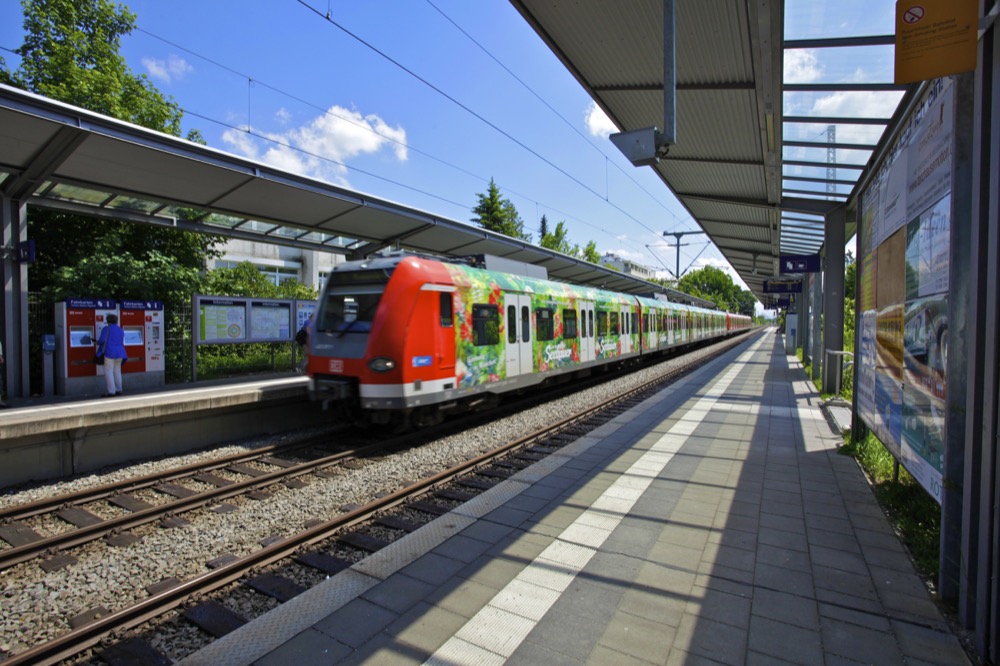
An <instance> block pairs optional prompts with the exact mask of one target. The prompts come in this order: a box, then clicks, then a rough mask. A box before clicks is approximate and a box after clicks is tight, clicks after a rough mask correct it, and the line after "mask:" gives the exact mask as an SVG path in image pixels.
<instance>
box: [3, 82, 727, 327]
mask: <svg viewBox="0 0 1000 666" xmlns="http://www.w3.org/2000/svg"><path fill="white" fill-rule="evenodd" d="M0 194H2V195H3V196H4V197H6V198H10V199H13V200H18V201H22V202H24V203H27V204H28V205H29V206H39V207H45V208H50V209H55V210H61V211H66V212H76V213H80V214H84V215H90V216H97V217H105V218H111V219H124V220H131V221H134V222H139V223H145V224H157V225H162V226H169V227H175V228H179V229H185V230H189V231H196V232H202V233H216V234H221V235H224V236H227V237H231V238H240V239H244V240H251V241H258V242H263V243H272V244H278V245H287V246H293V247H299V248H303V249H310V250H320V251H324V252H332V253H335V254H341V255H344V256H347V257H353V258H363V257H365V256H367V255H370V254H373V253H375V252H377V251H379V250H382V249H384V248H400V249H406V250H410V251H415V252H422V253H429V254H434V255H438V256H445V257H448V256H454V257H462V256H473V255H494V256H499V257H502V258H504V259H507V260H511V261H519V262H524V263H528V264H534V265H537V266H542V267H544V268H545V269H546V271H547V272H548V275H549V278H550V279H553V280H558V281H563V282H570V283H575V284H582V285H588V286H591V287H597V288H601V289H608V290H612V291H617V292H622V293H630V294H650V293H654V292H661V293H663V292H666V293H667V294H668V297H669V298H670V300H673V301H678V302H686V303H691V304H695V305H701V306H704V307H714V305H713V304H712V303H710V302H708V301H704V300H702V299H698V298H694V297H692V296H688V295H687V294H683V293H681V292H679V291H673V290H664V289H663V287H661V286H660V285H657V284H654V283H651V282H647V281H645V280H641V279H639V278H635V277H632V276H630V275H626V274H624V273H620V272H618V271H615V270H612V269H609V268H606V267H601V266H596V265H594V264H591V263H589V262H586V261H582V260H580V259H576V258H573V257H568V256H566V255H563V254H560V253H558V252H553V251H551V250H547V249H545V248H541V247H537V246H534V245H532V244H530V243H526V242H524V241H520V240H516V239H513V238H509V237H507V236H503V235H501V234H496V233H493V232H490V231H487V230H485V229H481V228H478V227H473V226H471V225H469V224H465V223H463V222H457V221H455V220H449V219H445V218H442V217H439V216H436V215H434V214H433V213H428V212H425V211H421V210H416V209H413V208H408V207H406V206H402V205H399V204H396V203H393V202H391V201H386V200H382V199H378V198H375V197H371V196H367V195H365V194H361V193H359V192H355V191H351V190H348V189H344V188H341V187H337V186H335V185H331V184H329V183H325V182H322V181H319V180H313V179H310V178H307V177H303V176H298V175H295V174H291V173H287V172H283V171H280V170H278V169H275V168H273V167H270V166H267V165H265V164H262V163H258V162H253V161H251V160H247V159H244V158H241V157H237V156H235V155H232V154H229V153H225V152H222V151H219V150H215V149H213V148H209V147H206V146H202V145H199V144H195V143H192V142H190V141H187V140H184V139H180V138H177V137H173V136H168V135H165V134H161V133H159V132H154V131H151V130H148V129H145V128H142V127H137V126H135V125H131V124H129V123H125V122H121V121H119V120H116V119H113V118H108V117H107V116H103V115H100V114H96V113H92V112H90V111H86V110H84V109H80V108H77V107H74V106H70V105H67V104H62V103H60V102H56V101H53V100H50V99H47V98H44V97H41V96H38V95H34V94H31V93H27V92H24V91H22V90H19V89H16V88H11V87H8V86H4V85H0Z"/></svg>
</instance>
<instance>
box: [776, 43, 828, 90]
mask: <svg viewBox="0 0 1000 666" xmlns="http://www.w3.org/2000/svg"><path fill="white" fill-rule="evenodd" d="M822 75H823V67H822V66H821V65H820V64H819V58H817V57H816V51H814V50H813V49H787V50H786V51H785V73H784V77H785V78H784V81H785V83H812V82H813V81H818V80H819V78H820V77H821V76H822Z"/></svg>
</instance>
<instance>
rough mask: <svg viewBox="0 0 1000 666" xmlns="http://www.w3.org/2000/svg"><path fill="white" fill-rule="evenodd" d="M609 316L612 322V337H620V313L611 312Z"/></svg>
mask: <svg viewBox="0 0 1000 666" xmlns="http://www.w3.org/2000/svg"><path fill="white" fill-rule="evenodd" d="M608 314H610V315H611V317H610V319H611V321H610V326H609V330H608V332H609V333H610V334H611V335H618V334H619V331H620V329H619V328H618V313H617V312H609V313H608Z"/></svg>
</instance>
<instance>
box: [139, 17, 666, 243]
mask: <svg viewBox="0 0 1000 666" xmlns="http://www.w3.org/2000/svg"><path fill="white" fill-rule="evenodd" d="M136 30H137V31H139V32H142V33H143V34H145V35H147V36H149V37H151V38H152V39H156V40H158V41H160V42H163V43H164V44H167V45H169V46H171V47H173V48H176V49H178V50H180V51H183V52H184V53H187V54H189V55H191V56H192V57H195V58H198V59H200V60H203V61H205V62H207V63H210V64H212V65H213V66H216V67H218V68H220V69H222V70H224V71H226V72H229V73H230V74H233V75H234V76H237V77H239V78H241V79H244V80H246V81H247V82H248V88H249V87H250V82H251V81H252V84H253V86H260V87H262V88H266V89H268V90H271V91H273V92H275V93H277V94H278V95H281V96H284V97H287V98H288V99H290V100H293V101H295V102H298V103H299V104H302V105H304V106H307V107H309V108H311V109H314V110H315V111H317V112H318V113H321V114H325V115H329V116H331V117H334V118H337V119H339V120H342V121H344V122H346V123H349V124H351V125H353V126H355V127H358V128H359V129H362V130H364V131H366V132H369V133H372V134H375V135H376V136H379V137H380V138H382V139H385V140H386V141H389V142H391V143H394V144H396V145H400V146H404V147H406V149H407V150H410V151H413V152H414V153H417V154H419V155H423V156H424V157H426V158H428V159H430V160H433V161H435V162H437V163H439V164H442V165H444V166H446V167H448V168H451V169H454V170H456V171H458V172H460V173H463V174H465V175H467V176H470V177H472V178H475V179H476V180H480V181H482V182H483V183H488V182H489V181H490V178H487V177H484V176H481V175H479V174H476V173H473V172H472V171H469V170H468V169H465V168H464V167H461V166H458V165H457V164H454V163H452V162H449V161H447V160H445V159H442V158H439V157H437V156H435V155H433V154H431V153H429V152H427V151H424V150H421V149H419V148H415V147H414V146H413V145H411V144H409V143H405V142H403V141H400V140H399V139H396V138H395V137H392V136H387V135H385V134H382V133H380V132H378V131H377V130H375V129H373V128H372V127H370V126H368V125H366V124H364V123H358V122H355V121H354V120H353V119H351V118H349V117H346V116H343V115H341V114H337V113H333V112H332V111H330V109H328V108H323V107H321V106H319V105H317V104H315V103H313V102H310V101H308V100H306V99H303V98H302V97H299V96H297V95H294V94H292V93H289V92H288V91H286V90H283V89H281V88H278V87H276V86H274V85H271V84H269V83H267V82H265V81H262V80H260V79H258V78H255V77H253V76H251V75H249V74H246V73H244V72H241V71H239V70H237V69H234V68H233V67H230V66H228V65H225V64H223V63H221V62H219V61H217V60H214V59H212V58H209V57H207V56H205V55H203V54H201V53H198V52H196V51H194V50H192V49H190V48H188V47H185V46H182V45H181V44H178V43H176V42H174V41H172V40H169V39H166V38H164V37H162V36H160V35H157V34H155V33H153V32H151V31H149V30H146V29H144V28H142V27H136ZM248 94H249V93H248ZM182 110H183V111H184V112H185V113H187V114H190V115H192V116H195V117H198V118H202V119H203V120H206V121H208V122H212V123H216V124H218V125H221V126H223V127H227V128H230V129H234V130H237V131H241V132H244V133H246V134H247V135H249V136H253V137H255V138H258V139H260V140H262V141H267V142H271V143H274V144H276V145H280V146H282V147H285V148H288V149H290V150H294V151H296V152H301V153H303V154H306V155H309V156H310V157H313V158H315V159H318V160H322V161H324V162H328V163H331V164H336V165H337V166H341V167H344V168H347V169H351V170H353V171H355V172H357V173H361V174H364V175H366V176H368V177H371V178H374V179H377V180H381V181H382V182H386V183H390V184H392V185H396V186H399V187H403V188H405V189H408V190H410V191H412V192H416V193H418V194H422V195H425V196H428V197H431V198H434V199H437V200H439V201H444V202H447V203H450V204H453V205H455V206H457V207H460V208H468V205H467V204H461V203H457V202H453V201H451V200H450V199H447V198H445V197H442V196H440V195H438V194H435V193H433V192H429V191H427V190H423V189H420V188H417V187H413V186H410V185H405V184H403V183H400V182H397V181H394V180H392V179H389V178H385V177H383V176H379V175H378V174H376V173H373V172H370V171H365V170H363V169H359V168H357V167H354V166H351V165H348V164H345V163H343V162H339V161H337V160H334V159H332V158H329V157H326V156H324V155H319V154H317V153H312V152H310V151H307V150H305V149H303V148H301V147H299V146H295V145H291V144H288V143H285V142H281V141H278V140H277V139H275V137H273V136H265V135H263V134H260V133H258V132H255V131H253V128H252V127H250V126H249V124H248V125H247V126H245V127H238V126H234V125H232V124H231V123H227V122H224V121H221V120H218V119H215V118H210V117H208V116H205V115H204V114H199V113H196V112H194V111H191V110H189V109H187V108H182ZM503 189H504V190H505V191H507V192H509V193H511V194H513V195H515V196H518V197H521V198H523V199H526V200H528V201H532V202H536V203H542V204H543V206H544V207H545V208H547V209H549V210H552V211H554V212H557V213H559V214H560V215H563V216H564V217H566V218H568V219H572V220H574V221H576V222H579V223H581V224H584V225H586V226H588V227H590V228H592V229H596V230H598V231H601V232H604V233H607V234H611V232H610V231H609V230H607V229H605V228H603V227H601V226H599V225H596V224H592V223H590V222H587V221H585V220H582V219H580V218H577V217H574V216H572V215H569V214H567V213H564V212H562V211H560V210H559V209H557V208H555V207H553V206H549V205H547V204H544V203H543V202H537V200H536V199H535V198H534V197H531V196H529V195H526V194H522V193H519V192H517V191H516V190H513V189H511V188H509V187H504V188H503ZM591 191H593V190H591ZM611 205H612V206H613V207H615V208H616V209H618V210H620V211H621V212H622V213H623V214H625V215H627V216H628V217H630V218H631V219H633V220H635V221H636V222H638V220H636V218H634V217H632V216H631V215H630V214H628V213H627V212H625V211H622V210H621V209H620V208H618V207H617V206H615V205H614V204H611ZM640 224H641V223H640ZM647 229H648V227H647ZM650 231H651V230H650ZM654 233H655V232H654Z"/></svg>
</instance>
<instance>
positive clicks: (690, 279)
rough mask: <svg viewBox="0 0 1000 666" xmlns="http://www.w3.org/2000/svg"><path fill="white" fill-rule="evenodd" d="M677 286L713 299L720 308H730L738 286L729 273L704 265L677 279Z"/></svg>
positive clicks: (693, 294) (682, 289)
mask: <svg viewBox="0 0 1000 666" xmlns="http://www.w3.org/2000/svg"><path fill="white" fill-rule="evenodd" d="M677 284H678V288H679V289H680V290H681V291H683V292H686V293H688V294H691V295H692V296H699V297H701V298H704V299H707V300H710V301H713V302H714V303H715V305H716V306H717V307H719V308H722V309H726V310H728V309H730V308H731V307H732V306H731V303H732V302H733V301H734V300H736V297H737V294H738V293H739V287H737V286H736V285H735V284H734V283H733V279H732V278H731V277H729V275H728V274H727V273H726V272H725V271H723V270H721V269H719V268H716V267H715V266H705V267H704V268H699V269H698V270H696V271H691V272H690V273H687V274H686V275H684V276H683V277H681V279H680V280H679V281H678V283H677Z"/></svg>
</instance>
